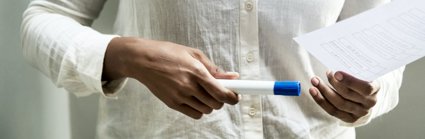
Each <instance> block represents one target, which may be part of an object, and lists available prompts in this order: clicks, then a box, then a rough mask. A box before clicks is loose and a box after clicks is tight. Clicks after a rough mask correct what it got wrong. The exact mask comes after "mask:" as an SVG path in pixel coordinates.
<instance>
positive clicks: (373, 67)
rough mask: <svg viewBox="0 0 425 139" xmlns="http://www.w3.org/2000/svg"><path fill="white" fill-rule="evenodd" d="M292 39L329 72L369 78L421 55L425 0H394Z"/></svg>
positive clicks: (424, 50) (424, 52) (424, 40)
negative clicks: (330, 70)
mask: <svg viewBox="0 0 425 139" xmlns="http://www.w3.org/2000/svg"><path fill="white" fill-rule="evenodd" d="M295 41H296V42H297V43H298V44H299V45H300V46H301V47H304V48H305V49H306V50H307V51H308V52H309V53H310V54H312V55H313V56H314V57H316V58H317V59H318V60H319V61H321V62H322V63H323V64H324V65H326V66H327V67H328V68H330V69H332V70H333V71H336V70H338V71H345V72H348V73H350V74H352V75H354V76H356V77H358V78H360V79H363V80H368V81H372V80H374V79H376V78H378V77H380V76H382V75H384V74H386V73H388V72H390V71H392V70H395V69H397V68H399V67H401V66H403V65H406V64H408V63H410V62H413V61H415V60H417V59H419V58H421V57H423V56H424V55H425V0H396V1H393V2H391V3H389V4H386V5H383V6H381V7H378V8H375V9H372V10H369V11H366V12H363V13H361V14H359V15H357V16H354V17H352V18H349V19H346V20H344V21H342V22H339V23H337V24H335V25H332V26H329V27H326V28H324V29H320V30H317V31H313V32H311V33H308V34H306V35H302V36H299V37H297V38H295Z"/></svg>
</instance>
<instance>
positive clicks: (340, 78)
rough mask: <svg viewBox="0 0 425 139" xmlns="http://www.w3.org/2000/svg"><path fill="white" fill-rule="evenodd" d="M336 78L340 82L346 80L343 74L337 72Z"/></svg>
mask: <svg viewBox="0 0 425 139" xmlns="http://www.w3.org/2000/svg"><path fill="white" fill-rule="evenodd" d="M335 78H336V79H337V80H338V81H342V79H344V77H343V76H342V74H341V73H340V72H336V73H335Z"/></svg>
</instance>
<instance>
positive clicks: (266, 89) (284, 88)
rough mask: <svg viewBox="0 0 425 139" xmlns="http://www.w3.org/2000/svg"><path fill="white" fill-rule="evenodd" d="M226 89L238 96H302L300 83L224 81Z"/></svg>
mask: <svg viewBox="0 0 425 139" xmlns="http://www.w3.org/2000/svg"><path fill="white" fill-rule="evenodd" d="M218 82H220V83H221V84H222V85H223V86H224V87H226V88H228V89H230V90H232V91H234V92H235V93H238V94H249V95H283V96H300V94H301V84H300V82H299V81H256V80H222V79H218Z"/></svg>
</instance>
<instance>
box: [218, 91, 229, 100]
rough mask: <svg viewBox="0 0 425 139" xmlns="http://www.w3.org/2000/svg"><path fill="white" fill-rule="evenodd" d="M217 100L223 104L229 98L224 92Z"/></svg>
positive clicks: (219, 94)
mask: <svg viewBox="0 0 425 139" xmlns="http://www.w3.org/2000/svg"><path fill="white" fill-rule="evenodd" d="M216 99H217V100H219V101H221V102H223V101H226V100H227V97H226V95H225V94H224V93H223V92H220V93H217V94H216Z"/></svg>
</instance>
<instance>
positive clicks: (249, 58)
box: [246, 52, 255, 63]
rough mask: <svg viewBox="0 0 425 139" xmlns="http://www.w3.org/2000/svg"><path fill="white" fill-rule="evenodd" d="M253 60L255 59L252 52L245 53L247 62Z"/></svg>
mask: <svg viewBox="0 0 425 139" xmlns="http://www.w3.org/2000/svg"><path fill="white" fill-rule="evenodd" d="M254 60H255V58H254V54H253V53H252V52H249V53H248V54H246V61H247V62H248V63H251V62H252V61H254Z"/></svg>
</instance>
